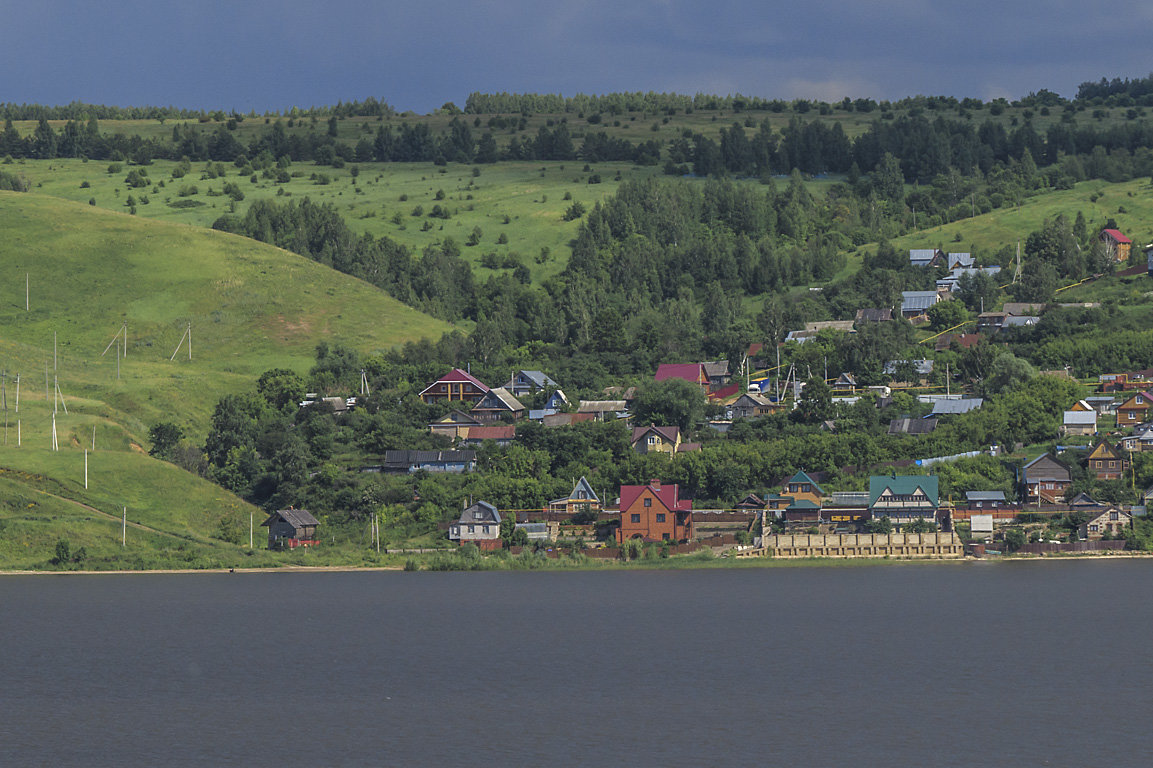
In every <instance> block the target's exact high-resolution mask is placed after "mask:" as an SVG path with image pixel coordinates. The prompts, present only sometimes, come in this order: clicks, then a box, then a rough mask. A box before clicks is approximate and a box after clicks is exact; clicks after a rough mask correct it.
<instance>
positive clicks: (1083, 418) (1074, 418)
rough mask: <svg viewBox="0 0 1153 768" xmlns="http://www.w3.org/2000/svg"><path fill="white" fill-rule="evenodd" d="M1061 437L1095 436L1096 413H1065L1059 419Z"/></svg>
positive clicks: (1091, 411) (1090, 410) (1090, 411)
mask: <svg viewBox="0 0 1153 768" xmlns="http://www.w3.org/2000/svg"><path fill="white" fill-rule="evenodd" d="M1061 434H1062V435H1095V434H1097V412H1096V411H1094V410H1093V409H1091V408H1090V409H1089V410H1088V411H1065V412H1064V415H1063V416H1062V418H1061Z"/></svg>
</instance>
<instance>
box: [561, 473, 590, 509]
mask: <svg viewBox="0 0 1153 768" xmlns="http://www.w3.org/2000/svg"><path fill="white" fill-rule="evenodd" d="M581 491H584V492H585V493H586V494H588V495H587V496H585V498H583V499H582V498H581V497H580V496H579V494H580V492H581ZM570 500H575V501H598V502H599V501H600V500H601V499H600V497H599V496H597V494H596V491H594V490H593V487H592V485H590V484H589V481H588V480H586V479H585V478H584V477H583V476H582V477H581V479H580V480H577V482H576V485H574V486H573V487H572V490H571V491H569V495H568V496H562V497H561V498H559V499H553V501H552V503H554V504H556V503H558V502H562V501H570Z"/></svg>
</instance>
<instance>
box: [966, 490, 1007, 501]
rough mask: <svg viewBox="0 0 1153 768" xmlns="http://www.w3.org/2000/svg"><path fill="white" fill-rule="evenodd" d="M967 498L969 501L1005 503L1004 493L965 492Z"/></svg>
mask: <svg viewBox="0 0 1153 768" xmlns="http://www.w3.org/2000/svg"><path fill="white" fill-rule="evenodd" d="M965 498H966V499H968V500H969V501H1004V500H1005V492H1004V491H965Z"/></svg>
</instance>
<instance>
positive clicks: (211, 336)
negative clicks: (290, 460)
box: [0, 193, 448, 563]
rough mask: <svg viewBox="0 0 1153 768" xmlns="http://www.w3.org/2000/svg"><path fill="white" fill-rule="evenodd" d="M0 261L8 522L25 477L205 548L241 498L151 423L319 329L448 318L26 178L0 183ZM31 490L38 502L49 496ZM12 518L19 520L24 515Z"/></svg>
mask: <svg viewBox="0 0 1153 768" xmlns="http://www.w3.org/2000/svg"><path fill="white" fill-rule="evenodd" d="M0 264H3V266H4V275H5V277H4V280H3V283H2V284H0V322H2V324H3V328H4V332H3V334H2V335H0V367H2V368H3V369H4V370H5V371H6V372H7V373H8V381H7V398H8V405H9V411H8V413H7V414H6V415H7V429H6V430H5V432H4V438H3V442H2V443H0V467H2V468H4V470H5V471H4V472H3V474H2V479H3V480H4V486H3V487H2V488H0V501H2V502H3V503H4V504H5V505H6V506H5V512H4V515H3V516H2V519H4V520H8V525H9V526H11V525H13V524H14V523H12V521H11V517H12V514H13V509H14V507H13V503H12V500H13V499H14V498H17V497H20V498H22V497H21V496H20V494H19V493H16V492H15V490H14V488H23V489H24V490H23V491H21V493H24V494H25V495H27V494H31V493H33V492H34V491H33V489H41V490H49V491H51V492H52V493H56V494H58V495H60V496H64V497H65V498H69V499H78V500H81V501H84V502H87V503H90V504H92V505H93V506H95V507H97V508H98V509H100V510H103V511H106V512H117V511H118V510H119V509H120V508H121V507H122V506H128V507H129V510H130V515H131V516H132V517H133V519H135V520H137V521H139V522H141V523H144V524H146V525H149V526H151V527H153V528H156V529H158V530H161V531H165V532H168V533H170V534H174V535H175V536H177V537H180V538H181V539H183V540H186V541H189V540H190V542H189V545H191V546H194V547H206V546H208V547H211V548H212V549H213V551H216V550H219V549H220V547H221V546H223V545H220V544H212V543H211V542H210V536H211V535H212V534H213V533H215V532H216V529H217V528H218V526H219V522H220V519H221V517H223V516H224V515H234V516H237V517H238V520H237V521H236V522H238V523H240V522H242V523H243V525H244V526H245V527H246V526H247V524H248V514H247V512H248V511H249V510H250V508H249V507H248V505H246V504H244V503H243V502H241V501H240V500H239V499H237V498H236V497H235V496H233V495H231V494H229V493H227V492H226V491H223V490H222V489H220V488H219V487H217V486H215V485H213V484H211V483H208V482H206V481H203V480H200V479H198V478H196V477H194V476H192V475H189V474H188V473H186V472H184V471H182V470H179V469H176V468H175V467H173V466H171V465H168V464H165V463H163V462H158V461H155V460H153V459H151V458H150V457H148V456H147V455H145V454H144V453H143V451H142V448H141V446H146V445H147V439H146V438H147V431H148V428H149V427H150V426H151V424H153V423H155V422H156V421H159V420H171V421H175V422H177V423H179V424H181V425H183V426H185V427H186V428H187V429H188V431H189V432H190V433H191V434H193V435H202V434H203V433H204V430H205V427H206V424H207V420H208V417H209V416H210V414H211V411H212V408H213V407H214V405H215V403H216V401H217V400H218V399H219V397H220V396H221V395H222V394H224V393H226V392H236V391H244V390H247V389H249V388H251V386H252V384H253V382H254V381H255V378H256V377H257V376H258V375H259V374H260V373H261V372H263V371H264V370H267V369H269V368H273V367H285V368H292V369H296V370H298V371H302V372H303V371H305V370H307V368H308V367H309V366H310V365H311V362H312V358H313V355H314V347H315V345H316V343H317V342H318V341H319V340H321V339H330V340H333V341H339V342H342V343H345V344H348V345H350V346H352V347H354V348H357V349H360V350H363V351H371V350H375V349H381V348H386V347H389V346H392V345H394V344H396V343H400V342H404V341H407V340H414V339H419V338H420V337H422V336H427V337H436V336H439V334H440V333H442V332H443V331H445V330H446V329H447V328H448V326H447V325H446V324H444V323H442V322H440V321H437V320H434V319H432V318H430V317H428V316H426V315H422V314H420V313H418V312H416V311H415V310H412V309H410V308H408V307H405V306H403V305H402V304H400V303H399V302H396V301H395V300H393V299H391V298H389V297H388V296H386V295H385V294H383V293H382V292H381V291H378V290H376V289H374V288H373V287H371V286H369V285H367V284H365V283H363V282H361V281H358V280H355V279H353V278H350V277H347V276H345V275H341V274H338V273H335V272H333V271H332V270H330V269H327V268H325V267H323V266H321V265H318V264H315V263H313V262H310V261H308V260H307V259H304V258H301V257H299V256H295V255H293V254H289V253H286V252H284V251H281V250H279V249H276V248H272V247H270V246H266V245H262V244H259V243H254V242H252V241H249V240H246V239H244V238H239V237H234V236H230V235H225V234H222V233H217V232H211V231H204V230H200V229H196V228H193V227H188V226H182V225H177V224H165V223H160V222H148V221H142V220H139V219H136V218H132V217H130V216H126V215H121V214H116V213H110V212H108V211H104V210H100V209H98V208H91V207H89V206H86V205H76V204H74V203H69V202H65V201H62V200H58V199H54V198H49V197H44V196H40V195H34V194H27V195H20V194H16V193H0ZM26 273H27V274H29V275H30V279H31V311H28V312H26V311H25V309H24V275H25V274H26ZM352 308H355V309H352ZM125 320H126V321H127V322H128V338H129V345H128V356H127V358H126V359H125V360H123V361H122V363H121V378H120V379H119V380H118V379H117V378H116V358H115V355H114V353H113V352H111V351H110V352H109V353H108V354H107V355H106V356H104V357H102V356H101V351H102V350H103V349H104V348H105V345H106V344H107V343H108V341H109V340H110V339H112V337H113V335H114V334H115V332H116V330H117V328H118V327H119V326H120V325H121V323H122V322H124V321H125ZM188 321H191V322H192V328H193V353H194V354H193V360H191V361H189V360H188V357H187V353H186V351H185V349H183V348H182V350H181V355H178V356H177V358H176V360H174V361H170V360H169V357H170V355H171V354H172V352H173V350H174V349H175V348H176V345H177V343H178V342H179V341H180V338H181V335H182V334H183V332H184V329H185V327H186V323H187V322H188ZM54 333H55V334H56V335H57V339H58V346H57V348H58V356H57V359H58V368H59V370H58V374H57V375H58V376H59V382H60V389H61V391H62V392H63V395H64V397H65V398H66V399H65V404H66V405H67V407H68V414H67V415H65V414H64V413H63V411H61V412H60V413H58V414H57V433H58V442H59V445H60V451H59V452H53V451H51V450H49V446H50V444H51V426H52V413H51V402H50V401H49V399H48V398H47V395H46V391H45V378H44V377H45V373H44V371H45V367H46V366H47V367H48V368H51V366H52V359H53V334H54ZM15 374H20V377H21V379H20V401H19V413H17V412H16V410H15V405H16V398H15V394H16V393H15V381H14V376H15ZM17 420H19V431H20V439H21V442H22V445H21V446H20V447H17V445H16V443H17ZM94 428H95V441H96V451H95V453H94V454H93V455H92V456H91V459H90V467H89V489H88V490H87V491H86V490H85V489H84V487H83V486H84V465H83V453H82V449H83V448H91V444H92V440H93V430H94ZM45 498H46V497H42V496H41V497H40V498H39V501H40V503H45V504H48V505H49V506H52V504H54V503H55V502H51V501H45ZM15 506H16V507H19V506H20V505H19V504H17V505H15ZM66 510H67V511H68V512H69V513H70V514H72V515H76V514H78V513H77V511H76V510H75V509H74V508H66ZM62 514H63V513H62ZM80 516H81V518H83V517H84V515H83V514H81V515H80ZM81 523H83V524H82V525H81ZM97 523H98V525H97ZM77 524H78V525H80V526H81V528H82V529H84V530H87V531H88V533H84V532H83V531H82V532H81V535H79V539H78V541H81V542H82V541H84V540H85V538H87V537H90V534H91V530H89V529H90V528H91V526H92V525H97V528H100V529H101V530H102V529H103V527H105V526H106V525H107V521H102V520H98V521H96V522H91V521H90V522H84V520H80V521H79V522H77ZM86 526H87V527H86ZM19 527H21V528H22V530H25V533H27V534H28V535H29V536H32V533H30V531H32V530H33V529H35V528H36V525H35V524H33V523H30V522H28V521H24V522H21V523H20V525H19ZM113 527H115V526H113ZM116 533H117V535H118V531H117V532H116ZM4 535H6V534H4ZM169 538H170V537H169ZM29 541H30V542H32V543H30V544H29V547H30V548H31V549H30V552H31V553H32V554H30V555H28V556H29V557H32V558H33V559H35V558H37V557H38V558H40V559H41V560H43V559H45V557H46V555H45V551H46V550H45V549H44V547H46V546H47V543H46V541H45V540H44V537H43V536H40V537H37V536H32V538H31V539H29ZM33 544H34V545H33ZM226 549H227V548H226ZM5 552H6V553H7V555H12V551H11V549H6V550H5V549H0V563H4V562H15V561H14V560H7V555H5V554H4V553H5ZM49 554H50V553H49Z"/></svg>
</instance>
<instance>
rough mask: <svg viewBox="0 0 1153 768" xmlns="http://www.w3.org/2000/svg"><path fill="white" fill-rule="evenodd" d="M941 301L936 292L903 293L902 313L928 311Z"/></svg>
mask: <svg viewBox="0 0 1153 768" xmlns="http://www.w3.org/2000/svg"><path fill="white" fill-rule="evenodd" d="M940 300H941V297H940V296H939V295H938V294H937V292H936V291H901V311H902V312H917V311H920V310H925V309H928V308H929V307H931V306H933V305H934V304H936V303H937V302H938V301H940Z"/></svg>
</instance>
